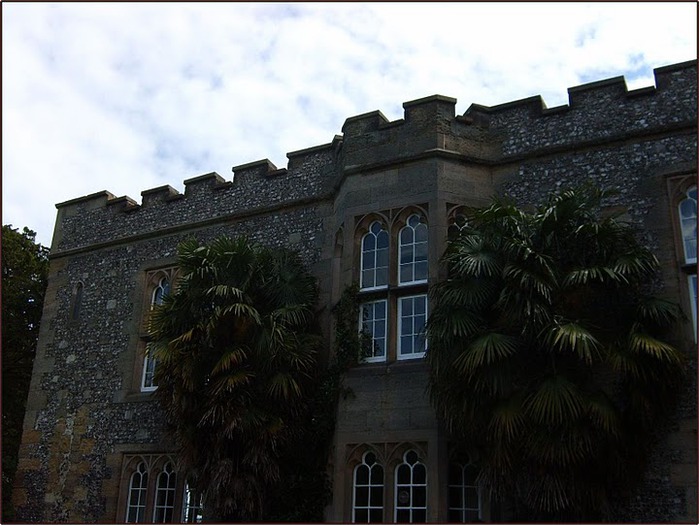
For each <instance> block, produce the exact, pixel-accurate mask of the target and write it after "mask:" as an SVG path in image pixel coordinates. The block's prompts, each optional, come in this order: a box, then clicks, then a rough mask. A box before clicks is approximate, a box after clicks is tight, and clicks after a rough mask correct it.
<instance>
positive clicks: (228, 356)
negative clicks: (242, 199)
mask: <svg viewBox="0 0 699 525" xmlns="http://www.w3.org/2000/svg"><path fill="white" fill-rule="evenodd" d="M178 264H179V270H180V277H179V280H178V286H177V290H176V291H175V292H174V293H173V294H171V295H169V296H167V297H166V298H165V300H164V302H163V304H162V305H161V306H160V307H158V308H156V309H155V311H154V314H153V317H152V322H151V334H152V344H151V345H150V348H152V351H153V352H154V355H155V358H156V359H157V363H158V366H157V370H156V382H157V384H158V389H157V391H156V395H157V397H158V398H159V400H160V402H161V404H162V406H163V407H164V410H165V413H166V417H167V420H168V423H169V428H170V430H171V433H172V436H173V438H174V440H175V443H176V444H177V446H178V448H179V453H180V460H181V461H182V464H183V465H184V467H185V468H186V470H187V472H188V476H189V477H188V481H189V483H190V486H193V487H196V489H197V490H198V491H199V492H201V493H202V494H203V495H204V508H205V512H207V514H210V515H211V517H213V518H214V519H216V520H217V521H238V520H254V519H260V518H261V517H263V516H264V513H265V506H266V504H267V501H268V497H269V493H270V491H272V490H273V487H274V486H275V483H278V482H279V480H280V454H281V452H280V451H281V450H282V449H283V447H284V446H285V444H287V443H289V442H290V441H291V440H293V439H294V437H295V436H297V435H298V433H299V432H300V431H301V429H300V428H299V425H298V424H297V421H301V420H303V419H304V417H303V416H304V414H305V410H306V406H307V395H306V394H307V391H308V389H309V387H310V383H311V378H312V377H313V374H314V370H315V366H316V351H317V349H318V347H319V341H320V339H319V336H318V335H317V333H316V332H315V330H314V319H315V315H314V309H315V305H316V301H317V289H316V284H315V279H314V278H313V276H312V275H310V274H309V273H308V272H307V271H306V270H305V269H304V267H303V265H302V263H301V261H300V260H299V258H298V257H297V256H296V255H295V254H294V253H292V252H290V251H287V250H282V249H280V250H271V249H267V248H262V247H259V246H255V245H252V244H251V243H250V242H249V241H248V240H247V239H245V238H239V239H234V240H232V239H229V238H226V237H221V238H218V239H216V240H214V241H213V242H212V243H211V244H210V245H200V244H199V243H198V242H197V241H195V240H189V241H186V242H184V243H182V244H181V245H180V247H179V261H178Z"/></svg>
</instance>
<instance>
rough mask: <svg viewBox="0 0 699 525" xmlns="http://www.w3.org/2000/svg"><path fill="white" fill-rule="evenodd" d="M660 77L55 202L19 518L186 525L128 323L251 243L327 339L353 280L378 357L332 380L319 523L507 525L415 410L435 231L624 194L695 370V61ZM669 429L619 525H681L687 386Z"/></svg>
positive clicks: (422, 407)
mask: <svg viewBox="0 0 699 525" xmlns="http://www.w3.org/2000/svg"><path fill="white" fill-rule="evenodd" d="M654 73H655V86H654V87H648V88H643V89H638V90H634V91H628V89H627V87H626V83H625V81H624V79H623V78H622V77H617V78H612V79H608V80H602V81H599V82H593V83H591V84H585V85H581V86H577V87H573V88H570V89H569V104H568V105H565V106H561V107H556V108H550V109H549V108H546V106H545V105H544V103H543V101H542V100H541V98H540V97H531V98H527V99H523V100H518V101H515V102H510V103H507V104H502V105H499V106H495V107H484V106H480V105H476V104H473V105H472V106H471V107H470V108H469V109H468V110H467V111H466V112H465V113H464V114H463V115H455V103H456V101H455V99H453V98H449V97H444V96H440V95H435V96H431V97H427V98H423V99H420V100H415V101H412V102H406V103H404V104H403V107H404V118H403V119H401V120H397V121H393V122H389V121H387V119H386V118H385V117H384V116H383V115H382V114H381V113H380V112H378V111H376V112H372V113H367V114H363V115H358V116H354V117H351V118H348V119H347V120H346V121H345V123H344V126H343V127H342V135H338V136H335V137H334V138H333V139H332V141H331V142H330V143H329V144H325V145H322V146H317V147H313V148H309V149H305V150H302V151H296V152H293V153H289V154H288V155H287V156H288V165H287V167H286V168H281V169H278V168H276V167H275V166H274V165H273V164H272V163H271V162H269V161H268V160H262V161H258V162H253V163H249V164H244V165H241V166H236V167H234V168H233V172H234V177H233V180H232V181H227V180H225V179H224V178H222V177H221V176H219V175H218V174H216V173H209V174H206V175H202V176H199V177H195V178H191V179H189V180H186V181H185V182H184V185H185V191H184V193H183V194H180V193H179V192H178V191H176V190H175V189H173V188H172V187H170V186H163V187H159V188H155V189H151V190H147V191H144V192H142V201H141V203H140V204H138V203H137V202H135V201H134V200H132V199H130V198H129V197H118V198H117V197H115V196H114V195H112V194H110V193H108V192H106V191H103V192H100V193H95V194H92V195H87V196H84V197H80V198H76V199H74V200H71V201H68V202H63V203H61V204H58V205H57V208H58V217H57V221H56V228H55V233H54V237H53V243H52V247H51V267H50V275H49V285H48V290H47V294H46V299H45V307H44V315H43V321H42V325H41V334H40V339H39V346H38V350H37V356H36V362H35V367H34V374H33V378H32V384H31V389H30V394H29V400H28V407H27V414H26V419H25V425H24V434H23V439H22V445H21V450H20V463H19V468H18V474H17V478H16V487H15V492H14V498H15V505H16V508H17V515H18V517H19V518H20V519H22V520H24V521H35V522H61V521H62V522H124V521H136V520H140V521H149V522H152V521H154V520H157V521H162V520H163V519H172V520H174V521H177V520H179V519H181V518H182V519H184V518H185V517H191V516H196V515H197V513H198V509H197V508H196V507H197V506H196V502H195V501H193V500H192V499H191V498H190V494H189V493H188V491H187V490H186V487H185V483H184V480H183V479H182V476H178V475H177V474H178V473H177V458H176V457H175V456H174V455H173V450H172V447H171V446H170V445H169V444H168V442H167V440H166V438H165V436H164V434H163V420H162V415H161V413H160V411H159V409H158V407H157V406H156V405H155V403H154V402H153V400H152V396H151V394H152V390H153V389H154V388H155V386H154V385H153V384H152V380H151V372H152V366H153V363H150V362H149V361H148V359H146V358H145V357H144V351H145V348H146V344H147V343H146V338H145V335H146V334H145V326H144V319H145V317H146V315H147V313H148V311H149V310H150V308H151V305H152V304H153V303H157V302H158V301H159V300H160V298H161V297H162V295H163V294H164V293H167V291H168V288H169V286H170V283H171V282H172V279H173V272H175V271H176V268H175V256H176V248H177V245H178V243H179V242H180V241H182V240H183V239H185V238H187V237H190V236H195V237H196V238H198V239H199V240H201V241H208V240H211V239H213V238H215V237H217V236H220V235H223V234H225V235H229V236H237V235H241V234H245V235H247V236H248V237H250V238H251V239H252V240H254V241H259V242H260V243H263V244H267V245H286V246H290V247H292V248H295V249H297V250H298V251H299V252H300V253H301V254H302V257H303V258H304V260H305V262H306V263H307V264H308V266H309V268H310V269H311V270H312V271H313V273H314V274H315V275H316V277H317V279H318V282H319V286H320V290H321V299H320V307H321V319H322V321H323V326H324V327H325V330H326V333H325V335H326V337H327V338H328V341H330V339H331V331H330V321H331V319H330V310H331V308H332V306H333V305H334V304H335V303H336V302H337V301H338V300H339V298H340V295H341V293H342V291H343V290H344V289H345V288H346V287H347V286H349V285H350V284H351V283H352V282H359V283H361V288H362V289H361V291H360V296H361V297H362V300H363V301H364V302H363V306H362V312H363V315H364V319H365V323H366V326H367V327H368V329H369V330H370V331H371V333H372V335H373V337H374V340H375V342H377V343H378V344H377V345H376V346H375V348H378V350H377V351H376V352H375V354H374V355H372V356H371V357H370V358H369V359H367V361H368V362H367V363H364V364H362V365H360V366H357V367H356V368H353V369H352V370H350V371H349V373H348V374H347V376H346V378H345V382H346V385H347V386H348V387H349V388H351V389H352V391H353V392H354V395H353V396H349V397H348V398H347V399H344V400H342V401H341V403H340V406H339V407H338V421H337V428H336V433H335V439H334V447H333V453H332V457H331V464H330V465H329V470H330V471H331V472H332V478H333V501H332V504H331V505H330V506H329V507H328V509H327V513H326V517H327V520H328V521H335V522H338V521H339V522H341V521H347V522H349V521H365V522H366V521H367V520H368V519H382V520H385V521H396V520H401V521H404V520H408V521H410V520H412V521H425V520H426V521H431V522H444V521H461V520H465V521H468V520H476V519H480V520H483V521H499V520H502V519H505V518H506V516H504V515H501V514H500V510H499V509H497V508H495V507H494V506H493V505H491V504H490V502H488V501H487V498H485V497H484V496H483V495H481V494H480V493H479V491H478V489H477V487H475V486H474V485H473V481H472V469H471V468H470V466H469V458H453V457H451V455H450V450H449V446H448V442H447V439H446V436H445V434H444V432H443V430H442V429H441V428H440V426H439V424H438V422H437V420H436V417H435V414H434V412H433V410H432V409H431V407H430V405H429V402H428V400H427V398H426V395H425V384H426V369H425V365H424V362H423V360H422V359H421V357H422V355H423V352H424V343H423V342H422V340H421V339H420V336H419V333H418V332H419V330H418V329H419V326H420V325H421V323H422V322H424V318H425V317H426V315H427V312H428V311H429V305H428V302H427V293H428V290H429V287H430V286H431V285H432V284H433V283H435V282H436V281H437V280H439V279H440V278H441V277H443V269H441V268H440V265H439V257H440V255H441V254H442V253H443V251H444V249H445V247H446V240H447V232H448V229H449V226H450V225H451V224H453V222H454V221H455V220H456V219H457V217H458V216H459V213H460V211H461V209H462V207H464V206H480V205H483V204H485V203H487V202H489V199H490V197H491V196H493V195H509V196H512V197H513V198H515V199H516V200H517V202H519V203H521V204H529V203H538V202H541V201H542V200H543V199H544V197H545V196H546V195H547V194H548V193H549V192H551V191H554V190H556V189H558V188H562V187H569V186H574V185H577V184H579V183H580V182H582V181H587V180H589V181H592V182H594V183H596V184H597V185H599V186H602V187H615V188H618V189H619V190H620V193H619V195H618V196H617V197H615V199H614V200H610V201H609V202H608V203H607V204H608V206H610V207H614V208H617V209H624V210H626V213H627V216H628V217H629V218H630V219H631V220H632V221H634V222H635V223H636V224H637V225H638V226H639V227H640V228H642V232H643V235H644V237H643V239H644V242H645V243H647V244H648V245H649V246H651V247H652V248H653V250H654V252H655V253H656V255H657V256H658V258H659V260H660V261H661V268H662V283H661V284H660V285H659V286H660V288H659V293H660V294H662V295H663V296H665V297H668V298H671V299H674V300H676V301H679V302H680V303H681V305H682V307H683V309H684V310H685V312H686V313H687V317H688V319H689V320H688V322H687V323H685V325H684V326H683V327H682V328H681V330H680V331H678V333H677V334H676V340H675V343H676V344H677V345H679V346H680V347H681V348H683V349H685V350H686V351H687V352H688V353H689V354H690V355H691V356H694V355H695V349H696V335H695V334H696V227H695V226H696V174H697V171H696V170H697V85H696V81H697V69H696V61H691V62H686V63H681V64H675V65H671V66H666V67H662V68H658V69H656V70H655V71H654ZM692 206H693V207H692ZM692 210H693V212H692ZM692 213H693V215H692ZM692 236H693V237H692ZM369 261H370V262H369ZM406 327H407V328H406ZM328 347H329V348H331V347H332V345H331V344H330V342H329V344H328ZM692 363H695V360H694V359H693V360H692ZM690 375H692V376H695V373H692V374H690ZM669 430H670V431H669V433H659V436H658V444H657V447H656V451H655V452H654V455H653V457H652V458H651V466H650V468H649V470H648V472H647V473H646V477H645V479H644V480H643V482H642V485H641V488H640V489H639V491H638V493H637V495H636V496H635V497H634V498H632V500H631V501H630V502H629V503H628V504H627V505H625V506H624V507H623V508H619V509H618V516H619V519H620V520H624V521H627V520H628V521H693V522H696V521H695V520H696V519H697V498H696V494H697V470H696V463H697V448H696V441H697V416H696V386H695V384H694V383H692V384H691V385H690V386H689V387H688V390H687V394H686V396H685V397H684V398H683V401H682V403H681V405H680V407H679V408H678V411H677V413H676V415H675V417H674V420H673V425H672V428H670V429H669ZM378 474H381V475H378ZM406 489H409V490H410V491H412V494H413V498H412V499H411V498H407V500H405V499H404V498H403V496H404V494H405V493H406V492H405V491H406ZM454 494H456V495H457V496H458V497H456V499H454V498H455V496H454ZM185 514H186V516H185Z"/></svg>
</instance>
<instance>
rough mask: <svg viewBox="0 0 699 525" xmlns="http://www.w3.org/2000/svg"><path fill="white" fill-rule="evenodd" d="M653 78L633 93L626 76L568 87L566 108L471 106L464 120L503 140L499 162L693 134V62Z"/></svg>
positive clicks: (537, 100)
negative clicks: (678, 133) (633, 139)
mask: <svg viewBox="0 0 699 525" xmlns="http://www.w3.org/2000/svg"><path fill="white" fill-rule="evenodd" d="M654 75H655V86H649V87H644V88H641V89H636V90H632V91H629V90H628V88H627V85H626V82H625V80H624V77H615V78H611V79H607V80H601V81H598V82H591V83H588V84H583V85H580V86H575V87H571V88H569V89H568V102H569V103H568V105H566V106H559V107H555V108H547V107H546V105H545V103H544V101H543V100H542V98H541V97H539V96H536V97H529V98H525V99H522V100H517V101H514V102H508V103H505V104H500V105H497V106H493V107H487V106H481V105H478V104H473V105H471V107H469V109H468V110H467V111H466V113H465V114H464V116H465V117H470V118H472V119H473V120H474V121H477V122H479V123H481V124H482V125H484V126H487V128H488V129H489V130H490V131H491V132H492V133H493V134H494V136H497V137H502V152H501V155H502V157H503V158H508V157H521V156H527V155H532V154H542V153H545V152H546V151H547V150H552V149H555V148H561V147H570V146H572V145H576V146H578V147H582V146H585V145H589V144H596V143H597V144H599V143H604V142H609V141H612V140H620V139H624V137H629V136H632V135H634V136H637V135H639V134H657V133H662V132H664V131H669V130H677V129H678V128H682V127H686V128H687V130H688V132H692V128H695V127H696V120H697V61H696V60H692V61H689V62H683V63H680V64H675V65H671V66H666V67H661V68H656V69H655V70H654ZM688 108H690V110H689V111H688Z"/></svg>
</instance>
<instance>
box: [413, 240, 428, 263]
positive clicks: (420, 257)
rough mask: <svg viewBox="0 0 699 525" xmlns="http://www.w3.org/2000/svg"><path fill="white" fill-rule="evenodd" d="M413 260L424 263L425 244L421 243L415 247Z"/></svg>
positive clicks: (425, 256) (425, 254)
mask: <svg viewBox="0 0 699 525" xmlns="http://www.w3.org/2000/svg"><path fill="white" fill-rule="evenodd" d="M415 260H416V261H426V260H427V243H426V242H421V243H419V244H416V245H415Z"/></svg>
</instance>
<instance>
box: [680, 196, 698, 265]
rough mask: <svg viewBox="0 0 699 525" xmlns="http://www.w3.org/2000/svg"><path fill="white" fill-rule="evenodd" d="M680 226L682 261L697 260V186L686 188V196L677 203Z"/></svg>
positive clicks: (691, 261)
mask: <svg viewBox="0 0 699 525" xmlns="http://www.w3.org/2000/svg"><path fill="white" fill-rule="evenodd" d="M679 215H680V228H681V230H682V241H683V245H684V262H685V263H687V264H691V263H696V262H697V187H696V186H692V187H691V188H689V190H687V198H685V199H684V200H682V201H681V202H680V205H679Z"/></svg>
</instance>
